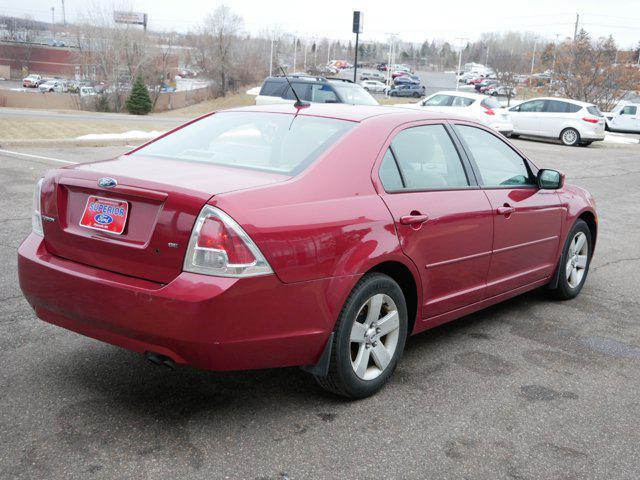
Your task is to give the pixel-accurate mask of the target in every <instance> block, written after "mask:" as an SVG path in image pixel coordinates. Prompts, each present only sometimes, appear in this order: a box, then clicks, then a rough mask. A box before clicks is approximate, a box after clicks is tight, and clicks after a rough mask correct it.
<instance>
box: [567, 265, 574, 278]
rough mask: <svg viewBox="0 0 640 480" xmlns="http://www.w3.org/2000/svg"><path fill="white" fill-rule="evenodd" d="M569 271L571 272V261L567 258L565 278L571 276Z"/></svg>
mask: <svg viewBox="0 0 640 480" xmlns="http://www.w3.org/2000/svg"><path fill="white" fill-rule="evenodd" d="M571 272H573V263H571V260H569V261H568V262H567V272H566V276H567V280H569V277H570V276H571Z"/></svg>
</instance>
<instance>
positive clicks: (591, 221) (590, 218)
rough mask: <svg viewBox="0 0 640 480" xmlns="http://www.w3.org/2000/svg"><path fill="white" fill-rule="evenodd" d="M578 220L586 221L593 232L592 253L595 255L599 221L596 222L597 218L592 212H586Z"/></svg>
mask: <svg viewBox="0 0 640 480" xmlns="http://www.w3.org/2000/svg"><path fill="white" fill-rule="evenodd" d="M578 218H579V219H581V220H584V222H585V223H586V224H587V226H588V227H589V231H590V232H591V246H592V251H591V253H592V254H593V249H595V246H596V239H597V238H598V221H597V220H596V216H595V215H594V213H593V212H592V211H590V210H585V211H584V212H582V213H581V214H580V215H578Z"/></svg>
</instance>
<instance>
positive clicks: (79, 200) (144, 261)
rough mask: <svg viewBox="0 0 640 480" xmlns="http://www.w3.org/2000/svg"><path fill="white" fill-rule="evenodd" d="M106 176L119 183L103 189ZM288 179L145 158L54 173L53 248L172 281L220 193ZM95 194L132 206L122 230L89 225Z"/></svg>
mask: <svg viewBox="0 0 640 480" xmlns="http://www.w3.org/2000/svg"><path fill="white" fill-rule="evenodd" d="M105 177H109V178H113V179H115V180H116V181H117V185H116V186H115V187H112V188H108V187H101V186H99V185H98V180H99V179H101V178H105ZM288 178H289V177H287V176H285V175H280V174H275V173H268V172H262V171H253V170H247V169H239V168H233V167H223V166H217V165H211V164H204V163H197V162H185V161H175V160H166V159H159V158H155V157H145V156H140V155H138V156H136V158H135V159H134V158H128V157H127V155H124V156H122V157H119V158H116V159H114V160H108V161H103V162H95V163H89V164H80V165H76V166H73V167H67V168H62V169H58V170H54V171H53V172H52V173H51V174H49V175H48V176H47V178H46V179H45V183H44V184H43V189H42V214H43V220H44V222H43V224H44V225H43V228H44V234H45V237H44V238H45V245H46V247H47V250H48V251H49V252H50V253H52V254H54V255H57V256H60V257H63V258H66V259H69V260H72V261H76V262H80V263H83V264H86V265H90V266H93V267H97V268H100V269H104V270H109V271H113V272H117V273H121V274H124V275H129V276H133V277H138V278H144V279H147V280H151V281H156V282H160V283H168V282H170V281H171V280H172V279H174V278H175V277H176V276H177V275H178V274H179V273H180V272H181V271H182V264H183V260H184V255H185V251H186V248H187V243H188V240H189V235H190V234H191V229H192V228H193V224H194V221H195V219H196V217H197V215H198V213H199V212H200V210H201V209H202V207H203V206H204V204H205V203H206V202H207V201H208V200H209V199H210V198H211V197H212V196H213V195H216V194H219V193H224V192H229V191H234V190H240V189H248V188H255V187H261V186H265V185H269V184H272V183H275V182H279V181H283V180H286V179H288ZM90 197H100V198H104V199H108V200H111V201H113V200H116V201H122V202H126V203H127V205H128V212H127V218H126V223H125V226H124V230H123V231H122V233H121V234H119V235H118V234H115V233H109V232H106V231H99V230H96V229H93V228H88V227H86V226H83V225H81V219H82V217H83V215H84V213H85V210H86V209H87V206H88V201H89V198H90Z"/></svg>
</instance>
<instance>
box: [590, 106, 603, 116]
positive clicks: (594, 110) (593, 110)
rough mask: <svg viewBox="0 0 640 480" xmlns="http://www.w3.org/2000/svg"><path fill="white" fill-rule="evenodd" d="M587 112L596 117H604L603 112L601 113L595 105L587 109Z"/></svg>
mask: <svg viewBox="0 0 640 480" xmlns="http://www.w3.org/2000/svg"><path fill="white" fill-rule="evenodd" d="M587 112H589V113H590V114H591V115H595V116H596V117H601V116H602V112H600V109H599V108H598V107H596V106H595V105H591V106H590V107H587Z"/></svg>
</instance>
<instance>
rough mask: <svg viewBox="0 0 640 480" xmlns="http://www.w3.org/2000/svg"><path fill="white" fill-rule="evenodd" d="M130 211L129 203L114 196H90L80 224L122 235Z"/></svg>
mask: <svg viewBox="0 0 640 480" xmlns="http://www.w3.org/2000/svg"><path fill="white" fill-rule="evenodd" d="M128 213H129V203H128V202H125V201H124V200H114V199H113V198H103V197H96V196H95V195H91V196H89V198H88V199H87V205H86V206H85V207H84V213H83V214H82V219H81V220H80V226H82V227H85V228H92V229H94V230H100V231H101V232H107V233H113V234H115V235H120V234H121V233H122V232H124V227H125V225H126V223H127V215H128Z"/></svg>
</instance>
